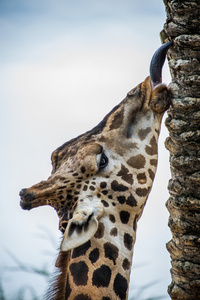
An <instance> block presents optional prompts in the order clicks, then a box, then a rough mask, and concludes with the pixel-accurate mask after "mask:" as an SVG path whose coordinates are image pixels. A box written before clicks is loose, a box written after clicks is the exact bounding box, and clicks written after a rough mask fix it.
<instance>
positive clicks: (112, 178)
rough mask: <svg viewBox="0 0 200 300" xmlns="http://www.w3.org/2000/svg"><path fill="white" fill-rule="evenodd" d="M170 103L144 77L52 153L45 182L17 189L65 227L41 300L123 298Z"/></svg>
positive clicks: (24, 202)
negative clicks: (88, 127)
mask: <svg viewBox="0 0 200 300" xmlns="http://www.w3.org/2000/svg"><path fill="white" fill-rule="evenodd" d="M163 95H164V96H163ZM163 97H164V98H163ZM163 99H164V100H163ZM169 103H170V94H169V91H168V88H167V87H166V86H165V85H163V84H161V85H158V86H157V87H155V88H154V89H153V90H152V87H151V83H150V78H149V77H148V78H147V79H146V80H145V81H144V82H142V83H141V84H139V85H138V86H137V87H136V88H134V89H133V90H131V91H130V92H129V93H128V94H127V97H126V98H125V99H124V100H123V101H122V102H121V103H120V104H119V105H117V106H116V107H115V108H114V109H113V110H112V111H111V112H110V113H109V114H108V115H107V116H106V117H105V118H104V119H103V120H102V122H100V123H99V124H98V125H97V126H96V127H95V128H93V129H92V130H90V131H88V132H86V133H85V134H83V135H80V136H79V137H77V138H75V139H73V140H71V141H69V142H67V143H65V144H64V145H62V146H61V147H59V148H58V149H57V150H55V151H54V152H53V154H52V165H53V170H52V174H51V176H50V177H49V178H48V179H47V180H46V181H42V182H40V183H38V184H36V185H34V186H32V187H31V188H29V189H24V190H22V191H21V193H20V195H21V206H22V208H24V209H31V208H34V207H37V206H41V205H51V206H52V207H54V208H55V209H56V211H57V213H58V217H59V228H60V230H61V231H62V232H63V233H64V236H63V242H62V244H61V251H60V254H59V256H58V259H57V263H56V266H57V268H58V270H59V271H60V274H59V275H58V277H57V280H56V281H55V283H54V285H53V287H52V288H51V292H50V293H49V294H48V296H47V299H55V300H58V299H60V300H64V299H71V300H72V299H73V300H97V299H102V300H109V299H116V300H125V299H127V298H128V287H129V277H130V270H131V264H132V255H133V246H134V242H135V236H136V229H137V221H138V220H139V218H140V216H141V214H142V211H143V208H144V206H145V203H146V200H147V196H148V194H149V192H150V190H151V186H152V182H153V179H154V176H155V172H156V166H157V142H158V136H159V132H160V124H161V119H162V115H163V113H164V111H165V110H166V109H167V108H168V107H169ZM80 241H81V242H80ZM66 249H67V250H66ZM63 250H64V251H67V252H63Z"/></svg>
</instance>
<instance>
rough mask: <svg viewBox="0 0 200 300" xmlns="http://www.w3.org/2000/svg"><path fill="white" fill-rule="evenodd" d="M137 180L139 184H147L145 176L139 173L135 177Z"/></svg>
mask: <svg viewBox="0 0 200 300" xmlns="http://www.w3.org/2000/svg"><path fill="white" fill-rule="evenodd" d="M137 180H138V181H139V183H141V184H144V183H146V182H147V177H146V175H145V173H140V174H138V175H137Z"/></svg>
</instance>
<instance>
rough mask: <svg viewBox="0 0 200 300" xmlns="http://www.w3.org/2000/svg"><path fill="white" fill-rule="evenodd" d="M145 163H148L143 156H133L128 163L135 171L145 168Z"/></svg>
mask: <svg viewBox="0 0 200 300" xmlns="http://www.w3.org/2000/svg"><path fill="white" fill-rule="evenodd" d="M145 163H146V159H145V157H144V156H143V155H142V154H138V155H136V156H133V157H131V158H129V160H128V161H127V164H128V165H129V166H131V167H132V168H135V169H142V168H144V166H145Z"/></svg>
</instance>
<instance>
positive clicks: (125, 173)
mask: <svg viewBox="0 0 200 300" xmlns="http://www.w3.org/2000/svg"><path fill="white" fill-rule="evenodd" d="M117 176H121V178H122V179H123V180H124V181H126V182H128V183H130V184H133V176H132V174H129V170H128V169H127V168H126V167H125V166H124V165H123V164H122V165H121V170H120V171H119V173H118V174H117Z"/></svg>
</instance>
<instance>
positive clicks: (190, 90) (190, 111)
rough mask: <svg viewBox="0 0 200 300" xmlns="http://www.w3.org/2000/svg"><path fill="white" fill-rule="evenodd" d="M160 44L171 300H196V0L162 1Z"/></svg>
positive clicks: (199, 46) (199, 136) (199, 191)
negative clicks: (168, 79) (166, 84)
mask: <svg viewBox="0 0 200 300" xmlns="http://www.w3.org/2000/svg"><path fill="white" fill-rule="evenodd" d="M164 4H165V7H166V13H167V20H166V23H165V24H164V30H163V31H162V32H161V37H162V39H163V42H167V41H169V40H170V41H173V46H172V47H171V48H170V49H169V51H168V61H169V67H170V72H171V76H172V83H171V84H170V89H171V93H172V106H171V108H170V109H169V111H168V117H167V120H166V126H167V127H168V130H169V137H168V138H167V140H166V147H167V149H168V150H169V151H170V167H171V177H172V178H171V179H170V181H169V186H168V188H169V192H170V198H169V199H168V201H167V204H166V205H167V208H168V210H169V213H170V217H169V227H170V229H171V232H172V239H171V241H170V242H168V244H167V249H168V251H169V253H170V256H171V264H172V268H171V276H172V282H171V284H170V285H169V287H168V293H169V295H170V297H171V299H179V300H181V299H190V300H192V299H195V300H197V299H200V0H195V1H189V0H188V1H186V0H164Z"/></svg>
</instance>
